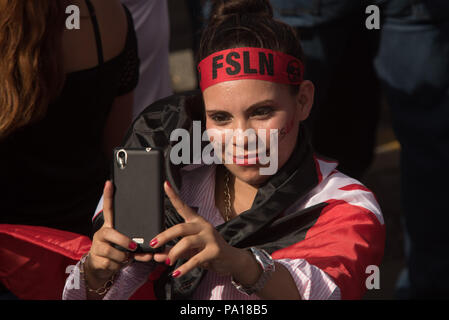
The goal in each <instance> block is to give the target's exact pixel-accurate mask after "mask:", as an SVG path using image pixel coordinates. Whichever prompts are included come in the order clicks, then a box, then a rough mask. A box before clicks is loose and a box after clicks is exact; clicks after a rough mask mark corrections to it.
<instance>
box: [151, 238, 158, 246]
mask: <svg viewBox="0 0 449 320" xmlns="http://www.w3.org/2000/svg"><path fill="white" fill-rule="evenodd" d="M155 245H157V239H153V240H151V242H150V246H152V247H154V246H155Z"/></svg>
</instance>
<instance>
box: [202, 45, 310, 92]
mask: <svg viewBox="0 0 449 320" xmlns="http://www.w3.org/2000/svg"><path fill="white" fill-rule="evenodd" d="M198 74H199V80H200V87H201V91H204V90H206V89H207V88H208V87H210V86H212V85H214V84H217V83H220V82H225V81H232V80H240V79H257V80H265V81H271V82H278V83H284V84H300V83H301V82H302V80H303V75H304V66H303V64H302V62H301V60H299V59H298V58H295V57H293V56H290V55H288V54H285V53H282V52H279V51H273V50H270V49H262V48H234V49H227V50H222V51H218V52H215V53H213V54H211V55H210V56H208V57H206V58H204V59H203V60H201V62H200V63H199V64H198Z"/></svg>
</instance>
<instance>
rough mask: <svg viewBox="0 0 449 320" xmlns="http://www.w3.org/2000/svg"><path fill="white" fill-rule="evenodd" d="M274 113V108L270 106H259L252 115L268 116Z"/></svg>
mask: <svg viewBox="0 0 449 320" xmlns="http://www.w3.org/2000/svg"><path fill="white" fill-rule="evenodd" d="M272 113H273V108H272V107H270V106H264V107H259V108H257V109H255V110H254V111H253V112H252V113H251V116H253V117H268V116H270V115H271V114H272Z"/></svg>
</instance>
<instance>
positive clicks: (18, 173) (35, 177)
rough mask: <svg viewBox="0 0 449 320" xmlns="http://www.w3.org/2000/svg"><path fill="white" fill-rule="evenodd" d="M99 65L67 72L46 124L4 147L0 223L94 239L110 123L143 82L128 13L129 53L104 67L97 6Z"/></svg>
mask: <svg viewBox="0 0 449 320" xmlns="http://www.w3.org/2000/svg"><path fill="white" fill-rule="evenodd" d="M86 2H87V3H88V4H89V5H90V7H89V9H90V10H91V17H92V20H93V22H95V23H94V29H95V36H96V40H97V49H98V50H99V51H98V53H99V65H97V66H96V67H93V68H90V69H86V70H81V71H76V72H73V73H70V74H67V77H66V82H65V85H64V88H63V90H62V93H61V95H60V96H59V97H58V98H57V99H56V100H55V101H54V102H53V103H51V104H50V105H49V106H48V111H47V113H46V115H45V118H44V119H43V120H41V121H39V122H37V123H34V124H32V125H28V126H27V127H25V128H23V129H21V130H19V131H16V132H14V133H13V134H11V135H10V136H9V137H7V138H6V139H5V140H4V141H2V142H0V223H7V224H25V225H39V226H46V227H52V228H57V229H62V230H67V231H72V232H76V233H81V234H85V235H89V234H90V230H91V217H92V215H93V214H94V211H95V208H96V206H97V203H98V199H100V197H101V195H102V191H103V186H104V183H105V180H106V179H107V178H108V177H109V163H108V161H107V160H106V155H104V153H103V150H104V149H103V134H104V127H105V123H106V119H107V117H108V114H109V112H110V109H111V106H112V103H113V101H114V98H115V97H117V96H120V95H123V94H126V93H128V92H130V91H132V90H133V89H134V88H135V87H136V85H137V82H138V75H139V59H138V53H137V39H136V34H135V30H134V24H133V20H132V17H131V14H130V12H129V11H128V9H126V7H125V10H126V14H127V19H128V34H127V39H126V45H125V48H124V50H123V51H122V52H121V53H120V54H119V55H118V56H116V57H115V58H113V59H111V60H108V61H106V62H103V53H102V49H101V48H102V47H101V41H100V40H99V39H101V38H100V33H99V29H98V25H96V20H95V14H94V12H92V10H93V7H92V6H91V4H90V1H86Z"/></svg>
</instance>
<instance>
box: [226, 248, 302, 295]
mask: <svg viewBox="0 0 449 320" xmlns="http://www.w3.org/2000/svg"><path fill="white" fill-rule="evenodd" d="M234 249H235V258H234V259H232V261H235V262H236V263H235V264H234V266H235V268H234V270H232V272H231V275H232V277H233V278H234V280H235V281H236V282H238V283H240V284H241V285H243V286H245V287H251V286H253V285H254V284H255V283H256V282H257V280H258V279H259V277H260V276H261V275H262V268H261V266H260V265H259V264H258V263H257V261H256V259H255V258H254V256H253V255H252V254H251V253H250V252H249V251H247V250H242V249H237V248H234ZM256 294H257V296H259V298H261V299H267V300H275V299H279V300H301V296H300V294H299V291H298V288H297V286H296V283H295V281H294V279H293V277H292V275H291V274H290V272H289V271H288V270H287V268H286V267H284V265H282V264H280V263H277V262H275V271H274V272H273V273H272V274H271V276H270V278H269V279H268V280H267V282H266V284H265V286H264V287H263V288H262V289H261V290H260V291H259V292H256Z"/></svg>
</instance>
